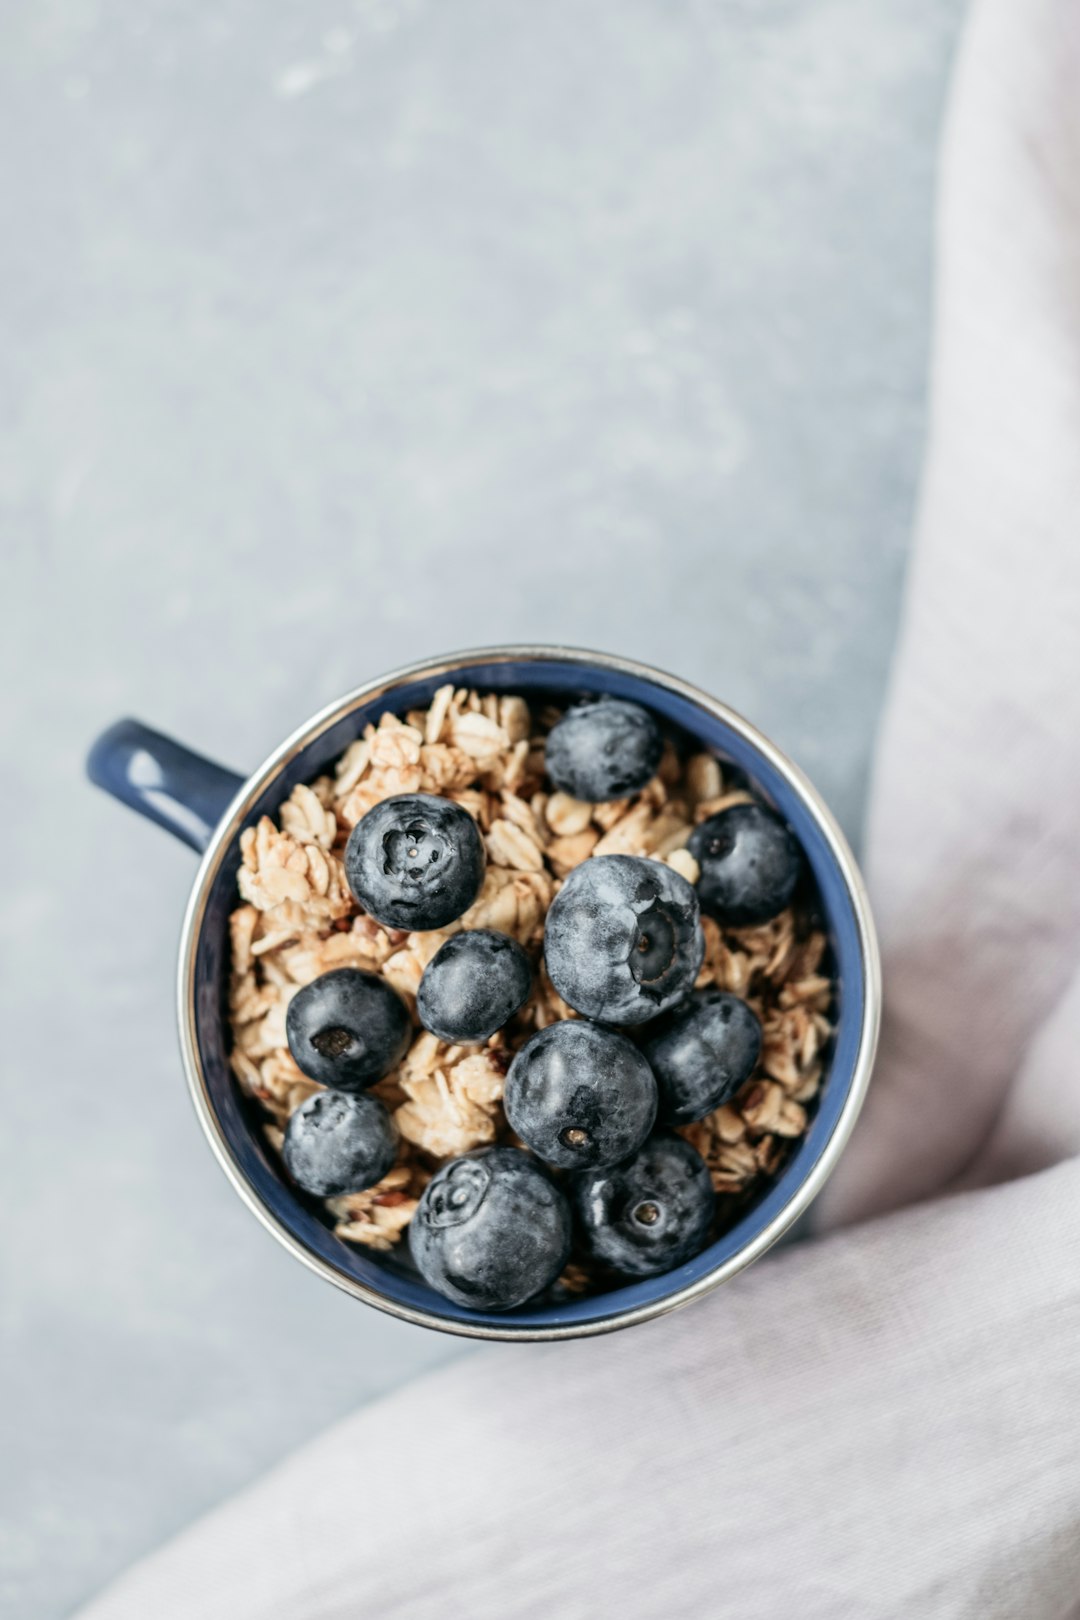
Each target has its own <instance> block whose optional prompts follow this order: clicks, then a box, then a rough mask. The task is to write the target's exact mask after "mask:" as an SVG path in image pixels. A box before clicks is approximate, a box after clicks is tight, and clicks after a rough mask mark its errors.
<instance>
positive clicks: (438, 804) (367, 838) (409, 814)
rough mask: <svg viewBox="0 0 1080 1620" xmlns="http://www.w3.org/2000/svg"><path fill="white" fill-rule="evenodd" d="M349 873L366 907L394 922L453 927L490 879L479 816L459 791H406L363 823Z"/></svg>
mask: <svg viewBox="0 0 1080 1620" xmlns="http://www.w3.org/2000/svg"><path fill="white" fill-rule="evenodd" d="M345 876H346V878H347V879H348V884H349V888H350V889H351V890H352V892H353V894H354V896H355V897H356V899H357V900H358V901H359V903H360V905H362V906H363V908H364V910H365V911H366V912H367V913H368V914H369V916H372V917H374V918H375V920H376V922H381V923H383V924H384V925H385V926H386V927H387V928H408V929H410V930H412V929H421V930H422V929H431V928H445V927H446V925H447V923H452V922H454V921H455V919H456V918H458V917H460V916H461V915H462V913H463V912H466V911H468V909H469V907H470V906H471V905H472V903H473V901H474V900H475V899H476V897H477V895H478V894H479V893H480V885H481V883H482V882H483V881H484V844H483V840H482V839H481V837H480V833H479V831H478V830H477V826H476V822H475V821H474V820H473V818H472V816H470V814H469V812H468V811H467V810H463V809H462V808H461V805H460V804H455V803H454V801H453V800H452V799H437V798H435V797H434V796H433V795H432V794H430V793H399V794H396V795H395V796H394V797H393V798H390V799H384V800H383V801H382V803H381V804H377V805H376V806H375V807H374V809H373V810H369V811H368V813H367V815H366V816H363V817H361V819H360V820H359V821H358V822H357V823H356V826H355V827H354V828H353V830H352V832H351V833H350V834H349V842H348V843H347V844H346V846H345Z"/></svg>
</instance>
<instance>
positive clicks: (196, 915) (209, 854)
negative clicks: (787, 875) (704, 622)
mask: <svg viewBox="0 0 1080 1620" xmlns="http://www.w3.org/2000/svg"><path fill="white" fill-rule="evenodd" d="M527 660H532V661H547V660H556V661H559V662H563V663H571V664H582V665H591V666H592V667H593V668H597V667H599V668H606V669H613V670H617V671H619V672H620V673H623V674H627V675H634V676H637V677H638V678H639V679H642V680H646V681H649V682H650V683H652V684H653V685H657V686H661V687H664V688H666V689H667V690H668V691H670V692H675V693H677V694H678V695H679V696H680V697H683V698H686V699H688V700H689V701H690V702H692V703H695V704H697V705H698V706H699V707H701V708H704V709H707V710H709V712H710V713H712V714H713V715H714V716H716V718H718V719H720V720H722V721H723V722H724V723H725V724H726V725H727V726H729V727H730V728H731V729H732V730H733V731H736V732H738V733H739V734H740V735H741V736H742V737H744V738H745V739H746V740H747V741H748V742H750V743H751V744H752V745H753V746H754V747H755V748H756V749H757V750H758V751H759V752H760V753H761V754H763V755H764V756H765V757H766V758H767V759H768V761H769V763H770V764H771V765H772V766H773V768H774V769H775V770H777V771H778V772H779V773H780V775H781V776H783V777H784V778H785V779H786V780H787V782H788V783H789V784H790V786H791V787H792V788H794V790H795V791H796V792H797V793H798V795H799V797H800V798H801V799H802V800H803V802H804V803H805V804H806V805H807V807H808V808H809V810H810V812H811V814H812V815H813V816H814V818H815V820H816V821H817V823H818V825H819V827H820V828H821V831H822V833H823V834H824V836H825V839H826V841H827V843H828V844H829V847H830V849H831V850H832V853H833V856H834V858H835V860H836V864H837V866H838V867H839V869H840V872H841V873H842V875H843V878H844V882H845V884H846V885H847V888H848V892H849V893H850V896H851V901H852V907H853V910H854V913H855V920H856V925H857V928H858V934H859V948H860V952H861V956H862V965H863V973H864V982H865V994H864V1012H863V1022H862V1030H861V1033H860V1039H859V1050H858V1055H857V1058H856V1062H855V1072H854V1074H853V1076H852V1081H851V1086H850V1088H849V1090H848V1095H847V1097H846V1098H845V1100H844V1106H843V1108H842V1110H841V1112H840V1115H839V1117H838V1119H837V1122H836V1125H835V1127H834V1129H833V1132H832V1135H831V1136H830V1137H829V1140H828V1142H827V1143H826V1144H825V1147H824V1149H823V1150H822V1153H821V1156H820V1157H819V1159H818V1160H817V1163H816V1164H815V1165H814V1167H813V1169H812V1170H811V1171H810V1173H809V1175H808V1176H807V1178H806V1180H805V1181H804V1182H803V1183H802V1184H801V1185H800V1186H799V1187H798V1188H796V1189H795V1190H794V1191H793V1193H792V1196H791V1198H790V1199H789V1200H788V1202H787V1203H786V1204H785V1205H784V1207H783V1209H781V1210H780V1211H779V1212H778V1213H777V1214H776V1215H775V1216H774V1217H773V1219H772V1220H771V1221H770V1222H769V1224H768V1226H766V1227H765V1228H764V1229H763V1230H762V1231H761V1232H760V1233H759V1234H758V1236H757V1237H756V1238H754V1239H753V1241H752V1242H750V1243H748V1244H747V1245H746V1247H745V1248H743V1249H740V1250H739V1252H738V1253H737V1254H734V1255H732V1256H731V1257H730V1258H729V1259H727V1260H725V1261H723V1262H721V1263H720V1264H719V1265H717V1266H716V1268H715V1269H714V1270H712V1271H710V1272H708V1273H707V1274H706V1275H705V1276H704V1277H701V1278H699V1279H698V1280H697V1281H696V1282H694V1283H692V1284H690V1285H689V1286H688V1287H686V1288H684V1289H681V1290H680V1291H679V1292H677V1293H674V1294H671V1295H669V1296H667V1297H665V1298H663V1299H658V1300H653V1301H650V1302H649V1303H648V1304H646V1305H640V1306H638V1307H637V1308H636V1309H634V1310H616V1311H612V1312H611V1314H610V1315H609V1316H605V1317H601V1318H598V1319H597V1320H595V1321H591V1322H568V1323H553V1324H552V1325H551V1326H550V1327H541V1328H537V1327H524V1326H523V1327H517V1328H515V1326H514V1323H513V1321H512V1319H510V1320H508V1321H507V1323H506V1326H505V1327H501V1326H499V1327H490V1326H488V1325H486V1324H483V1323H479V1324H473V1323H470V1322H454V1321H447V1320H446V1319H445V1318H443V1317H439V1316H435V1315H433V1314H429V1313H428V1312H426V1311H422V1310H414V1309H412V1308H411V1307H409V1306H405V1305H399V1304H398V1303H397V1302H396V1301H394V1300H390V1299H385V1298H383V1296H382V1295H380V1294H378V1293H376V1292H375V1291H374V1290H373V1289H370V1288H368V1287H366V1286H365V1284H363V1283H360V1282H357V1281H356V1279H355V1278H353V1277H350V1276H348V1275H347V1273H345V1272H343V1271H339V1270H338V1269H337V1267H336V1266H333V1265H331V1264H330V1263H329V1262H328V1261H326V1260H323V1259H321V1258H320V1257H319V1256H318V1255H314V1254H311V1253H309V1251H308V1250H307V1249H306V1248H304V1246H303V1244H301V1243H299V1242H298V1241H297V1239H296V1238H295V1237H294V1236H293V1235H292V1233H291V1232H290V1231H289V1230H288V1229H287V1228H286V1227H285V1226H283V1225H281V1223H280V1222H279V1221H278V1220H277V1218H276V1217H275V1216H274V1215H272V1214H271V1213H270V1211H269V1210H268V1209H267V1208H266V1207H265V1206H264V1204H263V1203H262V1201H261V1199H260V1198H259V1197H258V1196H257V1195H256V1194H255V1192H254V1191H253V1190H252V1188H251V1186H250V1185H249V1183H248V1181H247V1179H246V1177H245V1176H244V1175H243V1174H242V1172H241V1171H240V1169H239V1167H238V1166H237V1164H236V1163H235V1161H234V1160H233V1157H232V1154H231V1152H230V1150H229V1146H228V1143H227V1141H226V1140H225V1136H224V1134H223V1132H222V1130H221V1127H220V1125H219V1123H218V1120H217V1116H216V1114H215V1113H214V1110H213V1108H212V1107H211V1104H210V1099H209V1093H208V1091H207V1087H206V1081H205V1077H204V1075H203V1072H202V1063H201V1060H200V1058H199V1051H198V1044H197V1042H196V1039H195V957H196V945H197V942H198V938H199V930H200V928H201V926H202V919H203V914H204V912H205V909H206V899H207V895H208V893H209V889H210V884H211V881H212V879H213V877H214V875H215V873H216V871H217V868H218V866H219V864H220V862H221V860H222V859H223V857H224V855H225V853H226V851H227V850H228V848H229V846H230V844H231V842H232V840H233V838H234V837H235V835H236V832H237V830H238V828H239V825H240V823H241V821H242V820H243V818H244V816H245V815H246V814H247V811H248V808H249V807H250V805H251V804H252V803H253V802H254V801H255V800H256V799H257V798H258V797H259V795H260V794H261V793H262V792H263V790H264V789H265V788H266V787H267V786H268V785H269V783H270V782H271V781H272V780H273V778H274V777H275V776H276V775H277V774H278V772H279V771H280V770H281V769H282V767H283V766H285V765H287V764H288V762H289V761H290V760H291V759H292V758H293V757H294V755H296V754H297V753H298V752H299V751H300V749H301V748H303V747H304V746H305V745H306V744H307V743H308V742H309V741H311V740H312V738H313V737H315V736H316V735H317V734H318V733H319V732H321V731H322V730H324V729H325V728H326V727H327V726H329V725H331V724H332V723H333V722H334V721H336V720H339V719H341V718H343V717H344V716H345V715H346V714H348V713H349V712H350V711H351V710H352V709H354V708H356V707H357V706H358V704H360V703H364V702H368V701H370V700H371V699H372V698H377V697H381V696H382V695H384V694H385V693H387V692H388V691H389V690H390V689H391V688H393V687H395V686H400V685H401V684H403V683H404V682H406V681H413V680H419V679H423V678H425V677H428V676H439V675H452V674H453V673H454V672H455V671H456V670H458V669H460V668H462V667H463V666H465V665H468V664H474V663H479V662H488V663H506V662H521V661H527ZM177 1019H178V1024H179V1031H180V1048H181V1052H182V1055H183V1061H184V1071H185V1074H186V1076H187V1082H188V1089H189V1091H190V1093H191V1098H192V1102H193V1103H194V1105H195V1112H196V1114H197V1115H198V1118H199V1122H200V1124H201V1125H202V1128H203V1130H204V1132H205V1133H206V1137H207V1140H208V1141H209V1143H210V1146H211V1148H212V1150H213V1152H214V1155H215V1157H216V1158H217V1161H218V1163H219V1164H220V1165H221V1168H222V1169H223V1170H224V1172H225V1174H226V1175H227V1176H228V1178H229V1180H230V1182H231V1183H232V1185H233V1187H234V1188H235V1190H236V1191H237V1193H239V1195H240V1197H241V1198H242V1199H243V1201H244V1203H245V1204H246V1205H247V1207H248V1208H249V1209H250V1210H251V1212H252V1213H253V1214H254V1215H255V1216H256V1217H257V1218H258V1219H259V1220H260V1221H261V1222H262V1224H263V1226H265V1227H266V1229H267V1231H269V1232H272V1233H273V1235H274V1236H275V1237H276V1238H277V1239H278V1241H279V1242H280V1243H282V1244H283V1245H284V1247H285V1248H286V1249H288V1251H289V1253H290V1254H292V1255H293V1256H294V1257H295V1258H296V1259H297V1260H300V1261H302V1262H303V1264H304V1265H306V1266H308V1267H309V1268H310V1270H312V1271H314V1272H315V1273H316V1274H317V1275H318V1276H320V1277H322V1278H324V1279H325V1280H326V1281H327V1282H331V1283H333V1284H334V1285H335V1287H337V1288H341V1289H343V1290H344V1291H345V1293H347V1294H351V1295H353V1297H354V1298H356V1299H362V1300H364V1301H365V1303H366V1304H368V1305H374V1306H375V1307H376V1309H378V1310H381V1311H386V1312H388V1313H389V1314H390V1315H391V1316H397V1317H400V1318H402V1319H403V1320H404V1321H406V1322H413V1323H415V1324H417V1325H418V1326H421V1327H429V1328H435V1329H437V1330H438V1331H439V1332H443V1333H452V1334H455V1335H457V1336H459V1337H463V1338H469V1339H500V1340H509V1341H518V1340H521V1341H529V1342H534V1341H536V1340H547V1339H579V1338H588V1337H590V1336H592V1335H594V1334H598V1333H610V1332H612V1331H614V1330H615V1329H616V1328H623V1327H630V1326H632V1325H633V1324H634V1323H636V1322H646V1321H649V1320H650V1319H651V1318H653V1317H656V1316H663V1315H666V1314H667V1312H669V1311H674V1310H678V1309H679V1308H680V1307H681V1306H683V1305H688V1304H689V1303H690V1301H691V1300H694V1299H699V1298H701V1297H702V1296H703V1295H705V1294H708V1293H711V1292H712V1290H713V1289H714V1288H717V1287H719V1285H720V1284H721V1283H723V1282H727V1281H728V1280H729V1278H731V1277H734V1276H735V1275H736V1274H737V1273H738V1272H740V1271H742V1270H743V1269H744V1268H745V1267H746V1266H749V1265H751V1264H752V1263H753V1262H754V1261H755V1260H757V1259H758V1258H759V1257H760V1256H761V1255H763V1254H764V1253H765V1251H766V1250H767V1249H769V1248H771V1247H772V1245H773V1244H774V1243H775V1242H776V1241H777V1240H778V1239H779V1238H781V1237H782V1236H783V1235H784V1233H785V1232H786V1231H787V1230H788V1229H789V1227H791V1226H792V1225H793V1224H794V1223H795V1221H797V1220H798V1219H799V1217H800V1216H801V1215H802V1214H803V1213H804V1212H805V1211H806V1210H807V1209H808V1208H809V1207H810V1205H811V1204H812V1203H813V1201H814V1199H815V1198H816V1197H817V1195H818V1193H819V1192H820V1191H821V1189H822V1187H823V1186H824V1185H825V1183H826V1181H827V1180H828V1178H829V1176H830V1175H831V1174H832V1171H833V1169H834V1167H835V1165H836V1163H837V1160H838V1159H839V1157H840V1154H841V1153H842V1152H843V1149H844V1146H845V1144H846V1143H847V1140H848V1138H849V1136H850V1135H851V1132H852V1130H853V1128H854V1125H855V1121H856V1120H857V1118H858V1116H859V1111H860V1109H861V1108H862V1105H863V1100H864V1098H865V1096H866V1091H867V1087H868V1086H869V1083H870V1074H871V1070H872V1068H873V1062H874V1054H875V1052H876V1050H877V1040H878V1030H879V1026H880V1021H881V962H880V956H879V952H878V944H877V935H876V933H875V930H874V923H873V918H872V916H871V912H870V903H869V899H868V897H867V894H866V888H865V885H864V883H863V880H862V875H861V873H860V872H859V869H858V867H857V865H856V863H855V858H854V856H853V855H852V853H851V850H850V848H849V847H848V843H847V840H846V839H845V837H844V835H843V833H842V832H841V831H840V828H839V826H838V825H837V823H836V820H835V819H834V817H833V815H832V812H831V811H830V810H829V808H828V806H827V805H826V804H825V803H824V801H823V800H822V799H821V797H820V796H819V794H818V792H817V789H816V788H815V787H814V786H813V785H812V783H811V782H810V781H809V780H808V779H807V778H806V777H805V776H804V775H803V773H802V771H801V770H800V769H799V767H798V766H797V765H794V764H793V763H792V762H791V760H789V759H788V758H787V757H786V756H785V755H784V754H782V753H781V751H780V750H779V749H778V748H777V747H776V746H775V744H774V743H772V742H770V741H769V739H768V738H767V737H765V736H764V735H763V734H762V733H761V732H760V731H758V730H757V728H756V727H755V726H752V725H751V724H750V722H749V721H747V720H744V719H743V717H742V716H741V715H739V714H736V713H735V711H734V710H732V709H729V708H728V707H727V705H726V704H724V703H721V702H720V701H719V700H718V699H717V698H713V697H710V696H709V695H708V693H706V692H703V691H701V690H700V689H699V688H698V687H696V686H692V685H691V684H690V683H689V682H688V681H683V680H680V679H679V677H678V676H675V675H669V674H667V673H666V672H665V671H663V670H658V669H653V668H652V667H651V666H649V665H648V664H641V663H638V662H636V661H635V660H633V659H628V658H618V657H616V656H615V655H614V654H612V653H604V652H590V651H588V650H586V649H582V648H578V647H558V646H546V647H545V646H538V647H532V646H522V647H481V648H477V649H475V650H470V651H465V652H460V653H451V654H449V655H446V656H444V657H441V658H435V659H424V660H422V661H421V662H419V663H415V664H409V665H407V666H406V667H405V668H403V669H398V670H394V671H392V672H391V673H390V674H389V675H383V676H380V677H378V678H377V679H376V680H374V681H370V682H368V683H366V684H365V685H363V686H359V687H357V688H356V689H355V690H354V691H352V692H349V693H347V694H346V695H345V696H344V697H341V698H339V699H337V701H336V702H334V703H330V704H328V705H327V706H326V708H324V709H321V710H320V711H319V713H318V714H316V715H315V716H314V717H313V718H312V719H310V720H307V721H305V723H304V724H303V725H302V726H300V727H299V728H298V729H297V730H296V731H294V732H293V733H292V735H291V736H290V737H287V738H286V740H285V741H284V742H283V743H282V744H281V745H280V747H278V748H277V749H275V750H274V752H273V753H272V754H271V755H270V756H269V758H268V759H266V760H265V761H264V762H263V764H262V765H260V766H259V768H258V770H256V771H255V772H253V774H252V775H251V776H249V777H248V779H247V781H246V782H245V783H244V785H243V787H242V788H241V789H240V790H239V792H238V793H237V795H236V797H235V798H234V799H233V801H232V803H231V804H230V806H229V808H228V809H227V810H226V812H225V815H224V816H223V817H222V819H221V821H220V823H219V824H218V827H217V829H216V830H215V832H214V834H213V837H212V838H211V840H210V843H209V845H208V846H207V849H206V853H205V854H204V855H203V858H202V861H201V862H200V865H199V869H198V872H197V873H196V875H195V881H194V885H193V887H192V891H191V898H190V899H189V901H188V905H187V909H186V911H185V913H184V922H183V928H182V931H181V935H180V955H179V962H178V976H177Z"/></svg>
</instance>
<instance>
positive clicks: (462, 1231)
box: [409, 1147, 570, 1311]
mask: <svg viewBox="0 0 1080 1620" xmlns="http://www.w3.org/2000/svg"><path fill="white" fill-rule="evenodd" d="M409 1247H410V1248H411V1249H412V1255H413V1259H414V1260H415V1261H416V1264H417V1266H418V1268H419V1270H420V1274H421V1276H422V1277H423V1278H424V1280H425V1282H428V1283H430V1285H431V1287H432V1288H434V1289H436V1290H437V1291H438V1292H439V1293H440V1294H445V1296H446V1298H447V1299H451V1300H453V1302H454V1304H455V1305H465V1306H468V1307H469V1308H470V1309H472V1310H476V1311H509V1310H512V1309H513V1307H514V1306H515V1305H523V1304H524V1303H525V1301H526V1300H527V1299H531V1298H532V1296H533V1295H534V1294H538V1293H539V1292H540V1291H541V1289H543V1288H546V1287H547V1286H548V1284H549V1283H551V1282H553V1281H554V1279H555V1278H556V1277H557V1276H558V1275H559V1273H560V1271H561V1270H562V1269H563V1267H564V1266H565V1264H566V1260H567V1256H568V1255H569V1253H570V1210H569V1207H568V1205H567V1202H566V1199H565V1198H564V1197H563V1195H562V1193H561V1192H560V1191H559V1189H558V1188H557V1187H556V1186H555V1185H554V1184H553V1182H552V1181H550V1180H549V1178H548V1176H547V1175H546V1174H545V1173H544V1171H543V1170H542V1169H541V1167H540V1166H539V1165H538V1164H537V1163H536V1162H535V1160H533V1159H530V1158H529V1157H528V1156H527V1155H526V1154H524V1153H519V1152H518V1150H517V1149H516V1148H509V1147H493V1148H481V1149H479V1151H477V1152H475V1153H466V1154H465V1156H464V1157H463V1158H460V1159H453V1160H451V1162H450V1163H449V1164H444V1165H443V1167H442V1169H441V1170H438V1171H436V1173H435V1175H434V1176H433V1177H432V1179H431V1180H430V1181H429V1182H428V1184H427V1186H426V1187H425V1189H424V1193H423V1197H422V1198H421V1199H420V1204H419V1207H418V1208H417V1211H416V1214H415V1215H414V1216H413V1218H412V1221H411V1222H410V1225H409Z"/></svg>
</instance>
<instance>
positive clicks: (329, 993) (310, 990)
mask: <svg viewBox="0 0 1080 1620" xmlns="http://www.w3.org/2000/svg"><path fill="white" fill-rule="evenodd" d="M285 1034H286V1037H287V1039H288V1042H289V1051H290V1052H291V1053H292V1055H293V1057H294V1059H295V1060H296V1064H297V1066H298V1068H300V1069H301V1070H302V1071H303V1072H304V1074H306V1075H307V1076H308V1078H309V1079H311V1080H318V1081H319V1083H320V1085H324V1086H332V1087H333V1088H334V1090H335V1091H363V1090H364V1089H365V1088H366V1087H367V1086H373V1085H374V1084H375V1082H376V1080H381V1079H382V1077H383V1075H384V1074H389V1073H390V1070H391V1069H392V1068H394V1067H395V1065H396V1064H397V1063H399V1062H400V1060H401V1059H402V1058H403V1057H404V1055H405V1053H406V1051H407V1050H408V1046H409V1041H410V1039H411V1037H412V1025H411V1024H410V1022H409V1014H408V1011H407V1009H406V1006H405V1003H404V1002H403V1001H402V999H401V997H400V996H399V995H398V994H397V991H396V990H394V989H393V988H392V986H390V985H389V984H387V982H386V980H385V979H378V978H376V977H375V975H374V974H373V973H361V972H360V970H359V968H335V969H334V971H333V972H332V973H323V974H321V975H320V977H319V978H317V979H312V981H311V983H310V984H305V985H304V987H303V989H301V990H298V991H297V992H296V994H295V996H293V998H292V1000H291V1001H290V1002H289V1010H288V1012H287V1013H286V1014H285Z"/></svg>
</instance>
